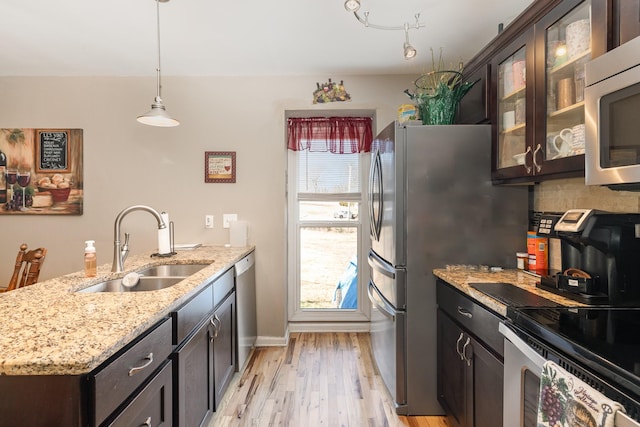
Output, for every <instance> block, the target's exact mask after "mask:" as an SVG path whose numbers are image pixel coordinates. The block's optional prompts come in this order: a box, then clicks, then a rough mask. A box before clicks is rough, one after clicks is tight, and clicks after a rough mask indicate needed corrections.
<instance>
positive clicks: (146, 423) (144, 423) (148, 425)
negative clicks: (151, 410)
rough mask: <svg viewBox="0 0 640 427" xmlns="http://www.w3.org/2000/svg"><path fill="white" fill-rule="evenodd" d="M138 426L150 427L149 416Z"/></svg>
mask: <svg viewBox="0 0 640 427" xmlns="http://www.w3.org/2000/svg"><path fill="white" fill-rule="evenodd" d="M140 427H151V417H149V418H147V419H146V420H144V422H143V423H142V424H140Z"/></svg>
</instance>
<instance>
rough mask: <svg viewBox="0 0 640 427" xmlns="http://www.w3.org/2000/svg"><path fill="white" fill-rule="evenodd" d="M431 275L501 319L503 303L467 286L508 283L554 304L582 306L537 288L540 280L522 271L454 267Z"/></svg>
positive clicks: (435, 271)
mask: <svg viewBox="0 0 640 427" xmlns="http://www.w3.org/2000/svg"><path fill="white" fill-rule="evenodd" d="M433 274H435V275H436V277H439V278H441V279H442V280H444V281H445V282H447V283H449V284H450V285H452V286H453V287H455V288H456V289H458V290H460V291H462V292H463V293H465V294H467V295H469V296H470V297H471V298H473V299H474V300H476V301H478V302H479V303H480V304H482V305H484V306H485V307H487V308H489V309H491V310H493V311H495V312H496V313H498V314H500V315H501V316H503V317H506V316H507V306H506V305H505V304H504V303H503V302H501V301H498V300H496V299H494V298H491V297H490V296H488V295H485V294H483V293H482V292H480V291H478V290H476V289H474V288H472V287H471V286H469V284H470V283H481V282H503V283H510V284H512V285H515V286H517V287H519V288H522V289H525V290H527V291H529V292H531V293H534V294H536V295H540V296H541V297H544V298H546V299H549V300H551V301H553V302H556V303H558V304H560V305H565V306H583V305H584V304H581V303H578V302H576V301H574V300H571V299H568V298H565V297H562V296H560V295H556V294H554V293H552V292H548V291H545V290H544V289H540V288H537V287H536V282H538V281H540V279H539V278H537V277H535V276H533V275H531V274H528V273H525V272H523V271H522V270H503V271H500V272H495V273H494V272H483V271H480V270H478V269H475V268H464V267H462V268H459V267H456V268H452V269H444V268H443V269H436V270H433Z"/></svg>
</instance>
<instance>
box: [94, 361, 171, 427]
mask: <svg viewBox="0 0 640 427" xmlns="http://www.w3.org/2000/svg"><path fill="white" fill-rule="evenodd" d="M171 368H172V366H171V361H170V360H169V361H167V362H166V363H165V365H164V367H163V368H162V369H161V370H160V371H159V372H158V373H157V374H156V375H155V376H154V377H153V379H152V380H151V381H150V382H149V383H148V384H147V385H146V386H144V387H143V388H142V390H141V391H140V392H139V393H138V394H137V395H136V396H135V397H134V398H133V400H131V402H130V403H129V404H128V405H127V406H126V407H125V408H124V409H123V410H122V412H120V414H119V415H118V416H117V417H116V418H115V419H114V420H113V421H111V422H109V423H107V424H106V425H108V426H112V427H128V426H145V427H170V426H171V425H172V423H173V412H172V408H173V404H172V400H173V399H172V397H173V393H172V391H173V386H172V369H171Z"/></svg>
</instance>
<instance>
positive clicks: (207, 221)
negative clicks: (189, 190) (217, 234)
mask: <svg viewBox="0 0 640 427" xmlns="http://www.w3.org/2000/svg"><path fill="white" fill-rule="evenodd" d="M204 228H213V215H205V216H204Z"/></svg>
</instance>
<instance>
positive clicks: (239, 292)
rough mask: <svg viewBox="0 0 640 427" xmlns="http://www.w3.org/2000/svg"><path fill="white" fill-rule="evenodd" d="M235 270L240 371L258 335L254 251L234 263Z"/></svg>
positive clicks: (238, 368)
mask: <svg viewBox="0 0 640 427" xmlns="http://www.w3.org/2000/svg"><path fill="white" fill-rule="evenodd" d="M235 270H236V313H237V314H236V316H237V328H238V329H237V330H238V351H237V352H236V354H237V360H236V362H237V363H236V369H237V370H238V371H239V372H241V371H242V370H243V369H244V365H245V363H246V361H247V358H248V357H249V354H251V350H252V349H253V346H254V345H255V342H256V338H257V336H258V322H257V317H256V270H255V252H251V253H250V254H249V255H247V256H246V257H244V258H242V259H241V260H240V261H238V262H237V263H236V264H235Z"/></svg>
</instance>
